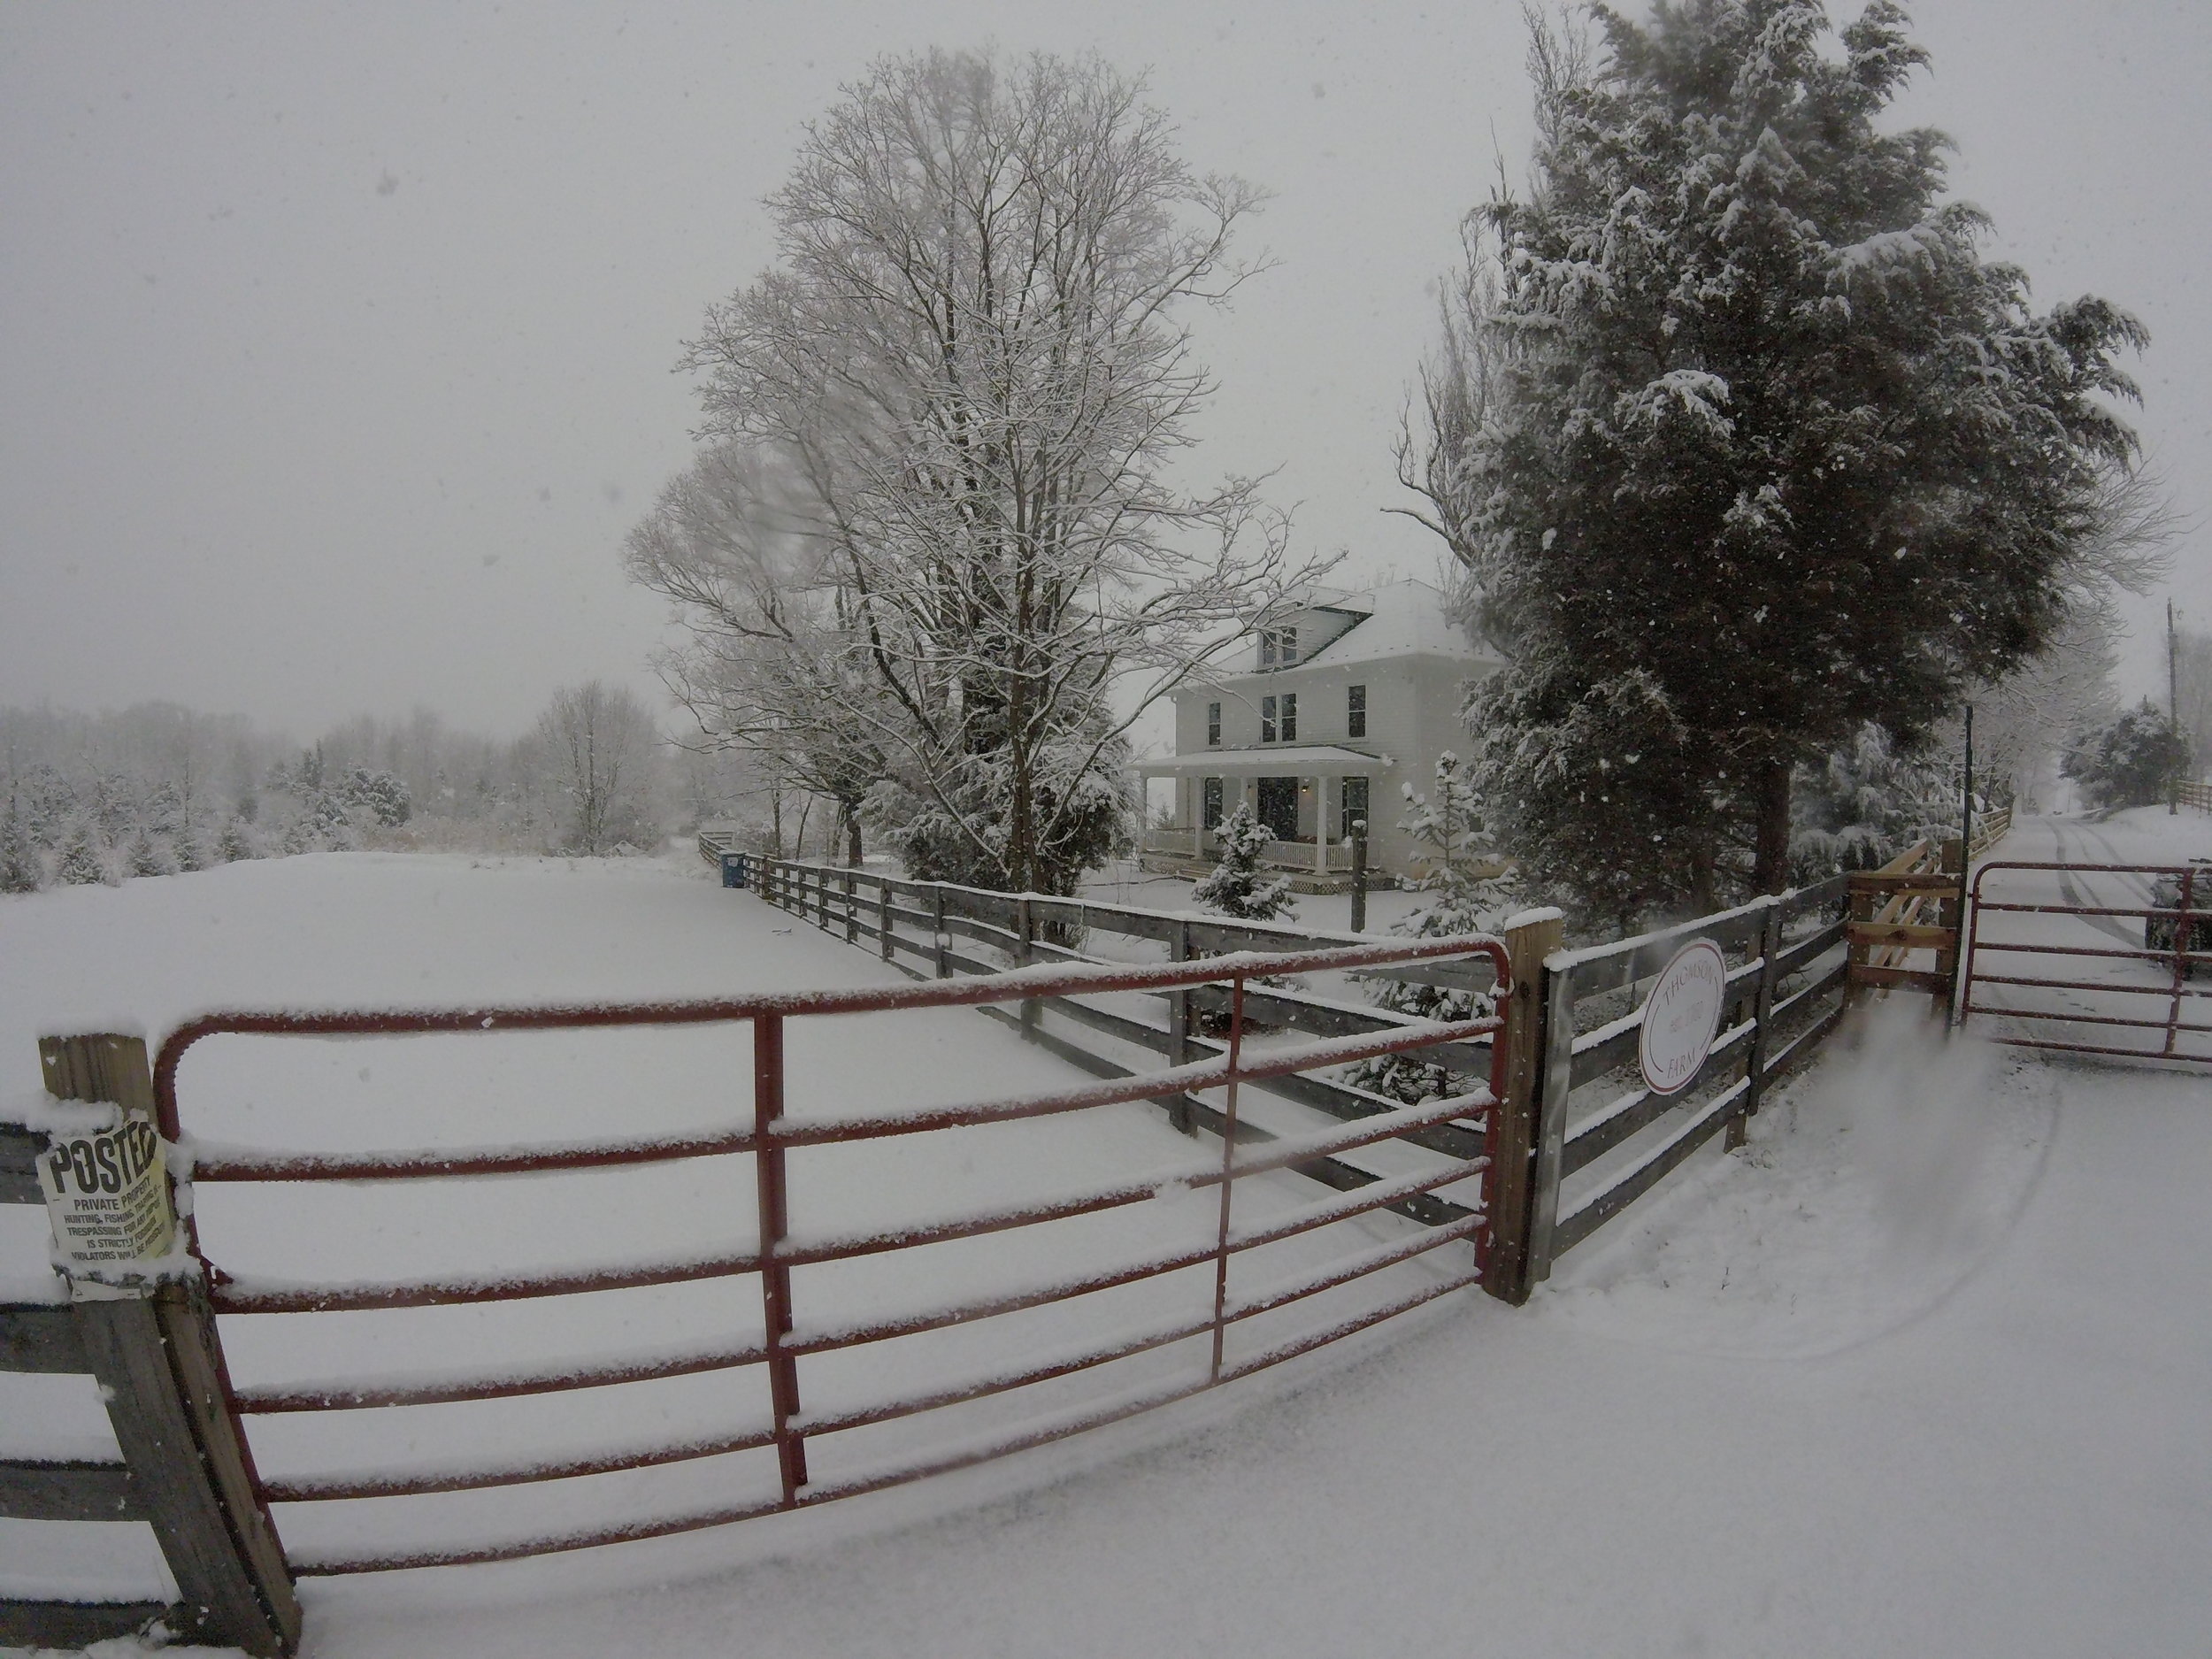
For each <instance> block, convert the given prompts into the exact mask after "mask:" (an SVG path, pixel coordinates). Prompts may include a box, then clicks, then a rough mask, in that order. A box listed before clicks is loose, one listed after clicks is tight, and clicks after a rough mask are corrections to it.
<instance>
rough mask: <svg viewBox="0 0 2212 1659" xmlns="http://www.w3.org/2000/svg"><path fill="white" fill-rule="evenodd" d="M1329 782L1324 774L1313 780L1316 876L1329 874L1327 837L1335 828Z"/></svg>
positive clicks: (1326, 774)
mask: <svg viewBox="0 0 2212 1659" xmlns="http://www.w3.org/2000/svg"><path fill="white" fill-rule="evenodd" d="M1329 782H1330V779H1329V774H1328V773H1326V772H1321V773H1318V774H1317V776H1316V777H1315V778H1314V780H1313V872H1314V874H1316V875H1317V876H1325V875H1327V874H1328V873H1329V837H1330V835H1331V834H1332V833H1333V832H1334V830H1335V828H1336V826H1335V824H1334V823H1333V820H1332V815H1331V813H1330V810H1329Z"/></svg>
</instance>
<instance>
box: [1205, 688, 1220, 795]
mask: <svg viewBox="0 0 2212 1659" xmlns="http://www.w3.org/2000/svg"><path fill="white" fill-rule="evenodd" d="M1206 747H1207V748H1208V749H1219V748H1220V747H1221V705H1220V704H1219V703H1208V704H1207V705H1206ZM1215 781H1217V782H1218V781H1219V780H1218V779H1217V780H1215Z"/></svg>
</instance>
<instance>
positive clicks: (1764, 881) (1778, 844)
mask: <svg viewBox="0 0 2212 1659" xmlns="http://www.w3.org/2000/svg"><path fill="white" fill-rule="evenodd" d="M1751 787H1752V799H1753V801H1754V802H1755V810H1756V811H1757V813H1758V821H1757V825H1756V826H1755V833H1754V839H1753V841H1752V854H1751V885H1752V887H1753V888H1754V889H1755V891H1757V892H1760V893H1779V892H1781V891H1782V889H1783V888H1784V887H1787V886H1788V885H1789V879H1790V763H1789V762H1788V761H1786V760H1763V761H1761V762H1760V763H1759V764H1757V765H1756V766H1755V768H1754V769H1753V771H1752V774H1751Z"/></svg>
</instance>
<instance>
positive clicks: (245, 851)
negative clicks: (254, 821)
mask: <svg viewBox="0 0 2212 1659" xmlns="http://www.w3.org/2000/svg"><path fill="white" fill-rule="evenodd" d="M215 856H217V857H218V858H219V859H220V860H222V862H223V863H225V864H236V863H237V862H238V861H239V860H240V859H242V858H258V857H260V856H261V850H260V849H259V848H257V846H255V845H254V839H253V831H252V829H251V828H250V826H249V825H248V824H247V821H246V819H245V818H244V817H243V816H242V815H240V814H236V813H234V814H233V815H232V816H231V818H229V819H228V821H227V822H226V823H225V824H224V826H223V833H222V834H221V836H220V837H219V839H218V840H217V841H216V843H215Z"/></svg>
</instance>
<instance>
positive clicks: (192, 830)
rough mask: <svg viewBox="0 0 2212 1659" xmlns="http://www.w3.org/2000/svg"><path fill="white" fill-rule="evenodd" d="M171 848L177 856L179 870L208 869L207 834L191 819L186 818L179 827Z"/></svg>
mask: <svg viewBox="0 0 2212 1659" xmlns="http://www.w3.org/2000/svg"><path fill="white" fill-rule="evenodd" d="M170 847H171V849H172V850H173V852H174V853H175V855H176V861H177V868H178V869H180V870H204V869H206V868H207V867H208V864H209V862H210V860H209V855H208V846H207V836H206V833H205V832H204V830H203V828H202V826H200V825H199V824H197V823H196V822H195V821H194V820H193V819H192V818H189V817H188V818H185V819H184V820H183V822H182V823H181V824H180V825H179V826H178V828H177V833H176V834H175V836H174V837H173V838H172V840H171V842H170Z"/></svg>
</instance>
